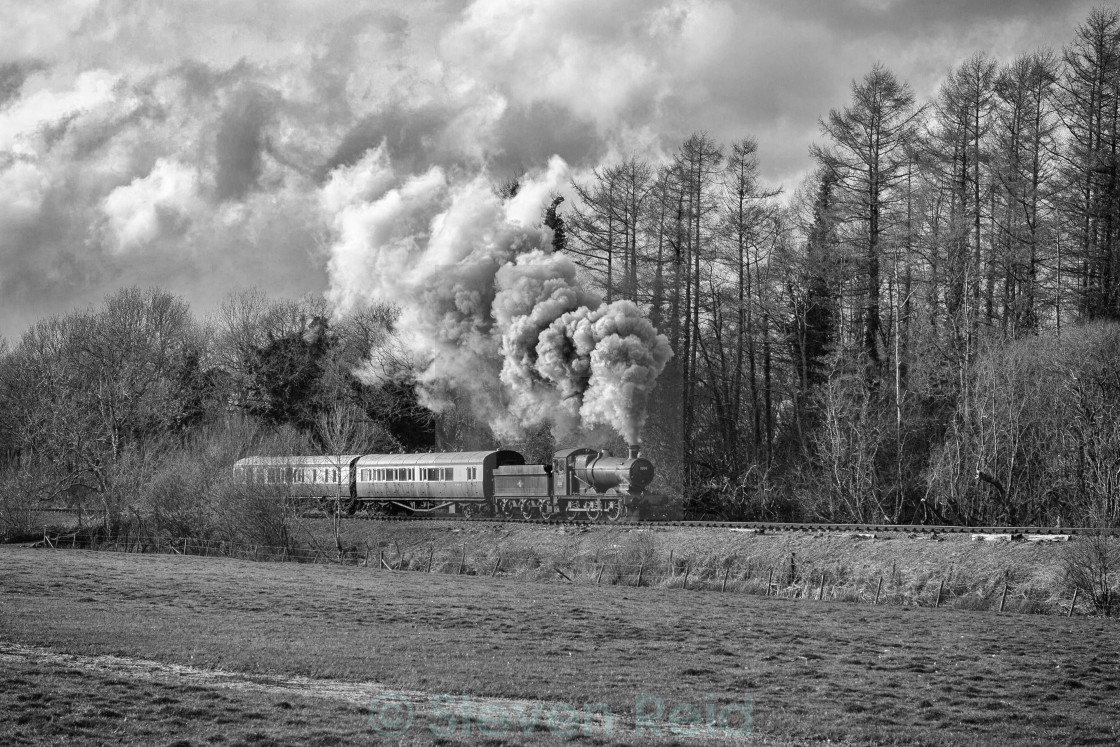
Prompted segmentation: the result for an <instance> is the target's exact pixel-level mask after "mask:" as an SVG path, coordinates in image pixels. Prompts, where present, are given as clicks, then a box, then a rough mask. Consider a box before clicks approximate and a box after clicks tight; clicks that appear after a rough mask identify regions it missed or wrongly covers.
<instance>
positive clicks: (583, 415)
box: [321, 147, 672, 444]
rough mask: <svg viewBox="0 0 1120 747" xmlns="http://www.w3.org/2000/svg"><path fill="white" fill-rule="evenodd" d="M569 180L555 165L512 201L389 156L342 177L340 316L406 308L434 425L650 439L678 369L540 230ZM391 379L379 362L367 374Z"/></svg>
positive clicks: (421, 389)
mask: <svg viewBox="0 0 1120 747" xmlns="http://www.w3.org/2000/svg"><path fill="white" fill-rule="evenodd" d="M570 181H571V178H570V174H569V172H568V167H567V164H565V163H564V161H563V160H562V159H560V158H559V157H557V156H553V158H552V159H551V160H550V161H549V164H548V169H547V170H546V171H544V172H543V173H537V174H530V175H528V176H526V177H525V178H524V179H522V180H521V181H520V184H521V187H520V189H519V190H518V191H517V193H516V194H515V195H514V196H512V197H510V198H509V199H502V198H501V197H499V196H498V195H497V194H495V192H494V190H493V187H492V184H491V183H490V180H489V179H487V178H486V177H485V175H479V176H476V177H474V178H472V179H469V180H464V177H462V176H461V175H459V174H455V173H451V172H446V171H444V170H442V169H439V168H433V169H430V170H429V171H428V172H427V173H425V174H421V175H411V176H404V177H402V176H401V175H398V174H397V173H396V171H395V170H394V169H393V167H392V164H391V163H390V162H389V157H388V154H387V152H386V151H385V149H384V147H382V148H378V149H376V150H374V151H371V152H369V153H367V154H366V156H365V157H364V158H362V160H361V161H359V162H358V163H356V164H354V165H352V166H344V167H340V168H338V169H336V170H335V171H334V172H332V174H331V177H330V179H329V181H328V183H327V184H326V186H325V187H324V188H323V190H322V198H321V207H322V209H323V210H324V211H325V212H326V213H327V214H328V216H329V219H330V222H331V223H332V225H333V226H334V237H333V244H332V246H331V262H330V273H331V290H330V294H329V295H330V298H331V300H332V302H333V303H334V306H335V313H336V314H338V315H339V316H342V317H344V316H345V315H346V314H347V313H348V312H350V311H352V310H354V309H356V308H360V307H361V306H362V305H363V304H365V303H369V302H389V303H393V304H396V305H397V306H399V307H400V310H401V313H400V317H399V319H398V320H397V324H396V330H397V333H398V335H399V338H400V340H401V342H402V344H403V345H404V346H405V347H406V349H407V350H408V352H409V353H410V354H411V357H412V360H413V361H414V362H415V366H416V367H417V369H418V373H417V376H416V383H417V387H418V394H419V396H420V401H421V403H422V404H424V405H425V406H426V407H428V408H429V409H431V410H433V411H434V412H442V411H445V410H447V409H448V408H450V407H451V406H456V405H458V406H462V405H465V406H467V407H469V408H470V410H471V411H472V412H473V414H474V415H475V417H476V418H478V419H479V420H480V421H481V422H485V423H487V424H488V425H489V426H490V428H491V430H492V431H493V432H494V433H495V435H497V436H498V437H502V438H520V437H523V436H524V433H525V430H526V429H527V428H531V427H535V426H540V425H548V426H549V427H550V428H551V430H552V433H553V435H554V436H555V437H556V438H557V439H558V440H561V439H563V440H566V439H569V438H572V437H576V436H580V437H583V438H585V439H591V440H600V439H601V438H602V437H603V435H605V434H603V433H602V432H600V433H599V434H598V435H596V434H595V432H594V429H595V427H596V426H608V427H610V428H612V429H613V430H615V431H616V432H617V433H618V434H619V435H621V436H622V437H623V438H624V439H625V440H626V442H627V443H632V444H636V443H638V442H639V440H640V434H641V429H642V426H643V425H644V424H645V420H646V404H647V402H648V400H649V394H650V392H651V391H652V390H653V387H654V386H655V385H656V380H657V377H658V375H660V373H661V371H662V370H663V369H664V368H665V364H666V363H667V362H668V361H669V358H670V357H672V351H671V350H670V348H669V341H668V340H667V339H666V338H665V336H664V335H662V334H658V332H657V330H656V329H655V328H654V326H653V325H652V324H651V323H650V321H649V319H648V318H647V317H646V314H645V312H644V311H643V310H642V309H641V308H640V307H639V306H638V305H637V304H635V303H633V302H632V301H616V302H614V303H611V304H604V303H603V301H602V299H601V298H600V297H599V296H598V294H596V293H595V292H593V291H591V290H589V289H587V288H585V287H583V285H582V283H581V281H580V278H579V275H578V272H577V268H576V265H575V263H574V262H572V260H571V259H570V258H568V257H567V256H566V255H563V254H557V253H555V252H554V251H553V249H552V238H553V234H552V230H551V229H549V228H547V227H545V226H544V225H543V223H542V219H541V210H542V206H543V205H545V204H546V203H547V201H548V199H549V196H550V195H553V194H558V193H560V192H561V191H562V190H563V189H564V188H565V187H566V186H567V185H568V183H569V182H570ZM357 373H358V375H359V376H360V377H362V378H364V379H366V380H368V381H378V380H380V379H381V377H380V375H379V372H378V370H377V369H376V367H375V366H374V365H373V364H372V363H370V364H369V366H368V367H367V370H362V371H358V372H357Z"/></svg>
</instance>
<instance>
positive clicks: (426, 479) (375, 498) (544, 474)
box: [233, 446, 667, 521]
mask: <svg viewBox="0 0 1120 747" xmlns="http://www.w3.org/2000/svg"><path fill="white" fill-rule="evenodd" d="M233 470H234V476H235V478H236V479H238V480H240V481H241V482H245V483H250V484H258V485H274V486H276V491H277V492H278V493H280V494H282V495H284V496H286V497H289V498H291V499H295V500H302V501H312V502H317V503H319V504H320V505H321V506H323V507H324V508H325V509H327V510H332V509H333V510H338V508H339V507H345V510H346V512H347V513H350V514H354V513H358V512H361V513H364V514H374V515H377V514H394V513H395V514H435V513H446V514H452V515H456V516H464V517H472V516H494V517H503V518H527V519H550V518H566V519H583V520H588V521H601V520H604V519H605V520H607V521H618V520H619V519H622V518H624V517H627V518H649V517H652V516H654V515H657V514H658V513H659V512H660V510H661V509H663V508H664V507H665V504H666V503H667V501H666V499H665V497H664V496H659V495H653V494H647V493H646V492H645V491H646V488H647V487H649V485H650V483H651V482H653V474H654V471H653V464H652V463H651V462H650V461H649V460H648V459H645V458H643V457H642V456H641V455H640V454H639V450H638V447H636V446H631V447H630V450H629V454H628V455H627V456H626V457H624V458H623V457H612V456H610V455H609V454H608V453H606V452H600V451H596V450H595V449H588V448H575V449H563V450H561V451H557V452H556V453H555V454H554V455H553V458H552V463H551V464H526V460H525V457H524V456H522V455H521V454H520V453H518V452H516V451H509V450H499V451H470V452H452V453H428V454H364V455H361V454H355V455H346V456H293V457H249V458H246V459H241V460H240V461H238V462H237V463H235V464H234V467H233Z"/></svg>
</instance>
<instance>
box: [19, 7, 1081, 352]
mask: <svg viewBox="0 0 1120 747" xmlns="http://www.w3.org/2000/svg"><path fill="white" fill-rule="evenodd" d="M1094 5H1100V3H1094V2H1090V1H1085V2H1082V1H1081V0H1069V1H1066V2H1062V1H1060V0H1059V1H1057V2H1053V1H1050V0H993V1H988V2H981V1H979V0H936V2H935V1H933V0H740V1H735V0H675V1H668V0H616V1H614V2H611V1H609V0H548V2H543V1H540V0H475V2H465V1H454V0H408V1H407V2H405V1H403V0H402V1H400V2H362V1H361V0H302V1H301V0H211V1H209V2H202V1H201V0H146V1H145V2H135V1H134V0H101V1H98V0H53V1H52V2H50V3H28V2H22V1H21V0H0V19H3V22H2V23H0V335H4V336H7V337H8V338H9V339H12V340H14V339H15V338H18V336H19V334H20V333H21V332H22V331H23V330H24V329H25V328H26V327H27V326H28V325H29V324H31V323H32V322H34V321H35V320H36V319H39V318H42V317H44V316H46V315H50V314H53V313H57V312H60V311H66V310H69V309H72V308H75V307H81V306H85V305H87V304H90V303H96V302H98V301H100V300H101V299H102V298H103V297H104V296H105V295H107V294H109V293H112V292H113V291H114V290H116V289H118V288H120V287H124V286H128V285H139V286H150V285H158V286H160V287H163V288H166V289H169V290H172V291H174V292H177V293H180V294H182V295H183V296H184V297H185V298H186V299H187V300H188V301H190V303H191V304H192V306H193V307H194V308H195V310H196V312H198V313H199V314H200V315H202V316H205V315H206V314H207V313H208V312H209V311H210V310H212V309H213V308H214V307H215V306H216V304H217V303H218V301H220V299H221V298H222V297H223V296H224V295H226V294H227V293H228V292H230V291H234V290H239V289H243V288H248V287H251V286H256V287H259V288H261V289H263V290H265V291H267V292H269V293H270V294H274V295H284V296H299V295H302V294H303V293H306V292H317V291H323V290H326V289H327V287H328V283H329V282H330V280H329V279H328V265H329V262H330V254H331V251H332V249H331V247H332V244H333V242H334V240H335V239H334V236H332V226H335V225H336V221H335V220H334V219H335V216H333V215H332V214H331V209H332V205H333V204H334V203H333V202H332V199H331V196H330V194H329V185H330V183H331V180H330V179H329V177H330V175H331V172H332V170H335V169H338V168H339V167H352V166H354V165H355V164H357V163H359V162H360V161H361V160H362V159H363V156H365V155H367V154H368V153H369V152H371V150H372V149H375V148H377V147H378V146H379V145H382V144H384V148H385V153H384V155H385V156H387V158H388V159H389V161H390V162H391V164H392V168H393V169H394V171H395V174H396V178H398V179H402V178H405V177H407V175H410V174H416V175H419V174H424V173H427V172H429V171H430V170H432V169H433V168H436V167H438V169H439V170H440V172H441V173H442V174H445V175H446V178H447V179H448V180H452V181H453V180H455V179H463V180H466V179H470V178H472V177H474V176H477V175H478V173H479V172H480V171H483V170H485V171H486V172H487V173H488V174H490V175H491V176H492V177H493V178H494V179H495V180H500V179H504V178H508V177H510V176H513V175H516V174H518V173H522V172H526V171H543V170H545V169H546V168H547V167H548V166H549V157H550V156H551V155H554V154H555V155H559V156H560V157H561V158H562V159H564V161H565V162H567V164H568V166H569V168H570V169H571V172H570V173H573V174H578V173H580V170H581V169H586V168H589V167H591V166H595V165H599V164H601V163H604V162H606V161H609V160H610V159H611V158H616V157H619V156H623V155H631V154H634V155H639V156H650V157H657V156H659V155H663V154H666V153H670V152H672V150H673V149H674V148H675V147H676V146H677V145H678V144H679V142H680V141H681V140H682V139H684V138H685V137H687V136H688V135H689V134H690V133H691V132H694V131H698V130H706V131H707V132H709V133H710V134H711V135H712V136H713V137H714V138H715V139H716V140H718V141H721V142H724V143H727V142H730V141H733V140H735V139H738V138H741V137H743V136H747V135H750V136H753V137H755V138H756V139H757V140H758V142H759V156H760V160H761V165H762V171H763V175H764V177H765V179H766V180H767V181H768V182H769V184H770V185H771V186H782V187H784V188H785V189H787V190H792V189H794V188H796V186H797V184H798V182H799V181H800V180H801V179H802V178H803V177H804V176H805V174H806V173H807V171H808V170H809V168H810V166H811V164H810V162H809V160H808V157H807V152H808V148H809V145H810V143H812V142H813V141H814V140H816V139H818V137H819V136H818V126H817V120H818V118H820V117H821V116H823V115H825V114H827V112H828V110H829V109H831V108H839V107H842V106H843V105H844V104H845V103H846V102H847V100H848V97H849V92H850V86H851V83H852V80H853V79H854V78H859V77H862V76H863V75H864V74H865V73H866V72H867V71H868V70H869V69H870V67H871V66H872V64H873V63H874V62H876V61H881V62H883V63H884V64H885V65H886V66H887V67H889V68H890V69H891V70H893V71H894V72H895V73H896V74H897V75H898V76H899V77H900V78H902V79H903V80H906V81H907V82H909V83H910V84H911V85H912V86H913V88H914V90H915V93H916V94H917V96H918V98H919V99H920V100H926V99H928V98H930V97H932V96H933V95H934V93H935V92H936V90H937V87H938V85H939V83H940V81H941V79H942V78H943V77H944V75H945V73H946V72H947V71H948V70H949V69H950V68H952V67H953V66H955V65H956V64H958V63H960V62H961V61H963V60H964V59H965V58H966V57H968V56H969V55H971V54H973V53H975V52H978V51H984V52H987V53H989V54H990V55H991V56H993V57H994V58H996V59H997V60H999V61H1001V62H1007V61H1010V60H1011V59H1012V58H1013V57H1014V56H1015V55H1017V54H1020V53H1026V52H1031V51H1033V50H1035V49H1038V48H1040V47H1051V48H1053V49H1055V50H1060V48H1061V47H1062V46H1063V45H1065V44H1067V43H1068V42H1069V41H1070V39H1071V38H1072V36H1073V32H1074V29H1075V27H1076V26H1077V25H1078V24H1079V23H1080V22H1082V21H1083V20H1084V19H1085V17H1086V15H1087V14H1088V12H1089V10H1090V8H1091V7H1093V6H1094ZM553 170H554V171H555V163H554V164H553Z"/></svg>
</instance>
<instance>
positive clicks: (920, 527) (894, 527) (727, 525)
mask: <svg viewBox="0 0 1120 747" xmlns="http://www.w3.org/2000/svg"><path fill="white" fill-rule="evenodd" d="M36 511H39V512H42V513H60V514H73V513H76V512H77V511H78V509H74V508H40V509H36ZM301 516H302V518H330V515H329V514H326V513H323V512H320V513H314V514H311V513H308V514H302V515H301ZM343 519H344V520H345V521H381V522H433V521H434V522H447V523H453V524H482V525H487V524H491V525H492V524H533V525H538V526H557V527H562V526H583V527H593V526H603V527H631V528H633V527H690V528H711V529H742V530H744V531H752V530H753V531H757V532H761V533H765V532H816V533H821V532H836V533H849V534H888V533H898V534H928V535H934V534H1010V535H1015V534H1022V535H1028V534H1029V535H1040V534H1094V533H1097V532H1100V531H1101V530H1099V529H1095V528H1089V527H988V526H975V527H963V526H942V525H934V524H813V523H794V522H778V521H719V520H703V519H702V520H696V521H684V520H676V521H634V520H630V521H627V520H620V521H610V522H608V521H597V522H595V521H587V520H582V519H568V518H565V519H522V518H500V517H486V518H480V517H472V518H469V519H468V518H464V517H459V516H448V515H413V516H361V515H356V516H344V517H343ZM1111 534H1113V535H1116V536H1120V529H1117V530H1112V531H1111Z"/></svg>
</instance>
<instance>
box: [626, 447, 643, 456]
mask: <svg viewBox="0 0 1120 747" xmlns="http://www.w3.org/2000/svg"><path fill="white" fill-rule="evenodd" d="M627 449H628V451H629V454H628V455H629V457H630V458H631V459H637V458H638V455H639V454H640V453H641V451H642V446H641V444H630V445H629V446H628V447H627Z"/></svg>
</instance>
